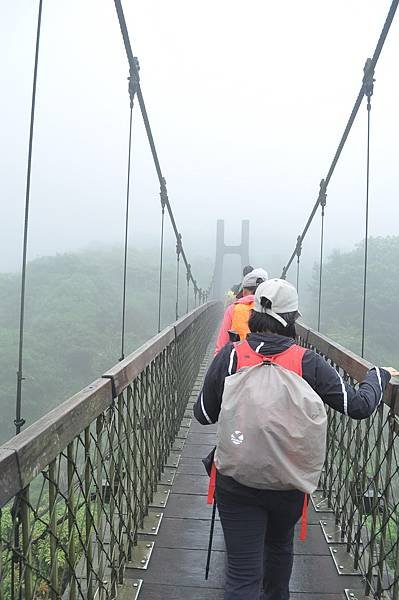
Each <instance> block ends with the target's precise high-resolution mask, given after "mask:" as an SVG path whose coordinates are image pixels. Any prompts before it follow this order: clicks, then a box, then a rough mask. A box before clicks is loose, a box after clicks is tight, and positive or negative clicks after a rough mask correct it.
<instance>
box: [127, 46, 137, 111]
mask: <svg viewBox="0 0 399 600" xmlns="http://www.w3.org/2000/svg"><path fill="white" fill-rule="evenodd" d="M139 72H140V64H139V59H138V58H137V56H134V57H133V65H131V67H130V71H129V77H128V78H127V79H128V81H129V96H130V108H133V100H134V96H135V95H136V94H137V92H138V90H139V87H140V74H139Z"/></svg>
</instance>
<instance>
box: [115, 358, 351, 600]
mask: <svg viewBox="0 0 399 600" xmlns="http://www.w3.org/2000/svg"><path fill="white" fill-rule="evenodd" d="M210 358H211V352H210V351H209V352H208V355H207V357H206V361H204V364H203V365H202V366H201V371H200V375H199V378H198V380H197V382H196V384H195V386H194V389H193V394H192V397H191V398H190V401H189V404H188V407H187V411H188V412H187V414H188V415H189V414H191V413H192V406H193V403H194V401H195V399H196V397H197V393H198V391H199V389H200V387H201V383H202V378H203V376H204V374H205V371H206V364H207V361H209V360H210ZM215 432H216V427H215V426H202V425H200V424H199V423H197V422H196V421H195V420H194V419H193V420H192V423H191V426H190V428H189V432H188V435H187V438H186V440H185V442H184V447H183V450H182V452H181V458H180V462H179V465H178V467H177V469H176V476H175V480H174V483H173V485H172V486H171V493H170V496H169V499H168V502H167V505H166V507H165V509H163V510H162V509H160V511H161V512H163V519H162V523H161V527H160V530H159V533H158V535H157V536H156V537H154V536H146V535H141V536H140V537H141V538H142V539H144V540H149V541H154V540H155V546H154V550H153V552H152V555H151V559H150V562H149V565H148V568H147V569H146V570H142V569H131V568H129V567H128V568H127V572H126V577H127V580H129V578H130V579H131V580H133V579H142V580H143V584H142V586H141V589H140V593H139V596H138V598H139V600H223V579H224V566H225V560H226V555H225V549H224V540H223V533H222V529H221V525H220V521H219V517H217V520H216V524H215V531H214V539H213V552H212V559H211V567H210V574H209V579H208V581H205V563H206V556H207V548H208V539H209V529H210V520H211V514H212V507H211V506H209V505H208V504H207V503H206V494H207V488H208V481H209V480H208V476H207V475H206V473H205V469H204V467H203V464H202V462H201V459H202V458H203V457H204V456H206V454H208V452H209V451H210V450H211V449H212V447H213V446H214V442H215ZM322 518H323V513H319V512H318V513H316V512H315V511H314V510H313V508H310V509H309V514H308V523H309V525H308V539H307V541H306V542H300V541H299V539H298V538H299V533H298V534H296V538H295V560H294V569H293V574H292V578H291V586H290V588H291V600H344V599H345V598H346V596H345V593H344V590H345V589H346V588H351V589H359V590H360V589H361V586H362V584H361V579H360V577H357V576H339V575H338V574H337V571H336V569H335V566H334V563H333V560H332V558H331V554H330V551H329V548H328V544H327V543H326V541H325V539H324V536H323V533H322V530H321V527H320V523H319V521H320V520H321V519H322ZM129 597H132V598H134V595H133V590H132V595H131V596H129V594H127V595H126V588H125V593H124V594H123V598H124V599H125V598H129ZM249 600H255V599H249Z"/></svg>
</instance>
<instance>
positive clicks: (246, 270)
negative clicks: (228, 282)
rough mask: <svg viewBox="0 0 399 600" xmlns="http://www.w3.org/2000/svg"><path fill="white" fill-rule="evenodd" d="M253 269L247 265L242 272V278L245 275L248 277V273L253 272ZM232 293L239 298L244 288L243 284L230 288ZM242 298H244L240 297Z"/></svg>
mask: <svg viewBox="0 0 399 600" xmlns="http://www.w3.org/2000/svg"><path fill="white" fill-rule="evenodd" d="M253 269H254V268H253V267H251V265H246V266H245V267H244V268H243V270H242V276H243V277H245V275H248V273H250V272H251V271H253ZM230 291H231V292H233V294H234V296H235V297H237V294H239V293H240V292H242V286H241V283H237V284H236V285H232V286H231V288H230ZM240 297H241V298H242V296H240Z"/></svg>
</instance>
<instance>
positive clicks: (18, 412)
mask: <svg viewBox="0 0 399 600" xmlns="http://www.w3.org/2000/svg"><path fill="white" fill-rule="evenodd" d="M42 9H43V0H40V2H39V11H38V17H37V30H36V49H35V65H34V69H33V85H32V102H31V111H30V128H29V145H28V165H27V170H26V191H25V219H24V237H23V251H22V273H21V296H20V314H19V348H18V371H17V397H16V407H15V420H14V425H15V433H16V435H18V434H19V433H20V432H21V429H22V427H23V426H24V424H25V419H23V418H22V382H23V380H24V377H23V346H24V319H25V288H26V262H27V252H28V230H29V203H30V181H31V172H32V152H33V131H34V123H35V107H36V87H37V70H38V64H39V48H40V32H41V24H42Z"/></svg>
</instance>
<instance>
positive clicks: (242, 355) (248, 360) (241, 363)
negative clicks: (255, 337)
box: [234, 340, 306, 377]
mask: <svg viewBox="0 0 399 600" xmlns="http://www.w3.org/2000/svg"><path fill="white" fill-rule="evenodd" d="M234 349H235V351H236V353H237V371H238V370H239V369H241V367H253V366H255V365H259V364H260V363H262V362H264V361H266V360H269V361H270V362H272V363H275V364H276V365H280V366H281V367H285V368H286V369H288V370H289V371H293V372H294V373H296V374H297V375H299V376H300V377H302V359H303V355H304V354H305V352H306V348H302V346H298V345H297V344H292V346H290V347H289V348H287V349H286V350H284V351H283V352H280V353H279V354H273V355H271V356H266V355H264V354H260V352H255V350H253V349H252V348H251V346H250V345H249V344H248V342H247V340H245V341H244V342H240V343H238V342H236V343H235V344H234Z"/></svg>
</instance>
